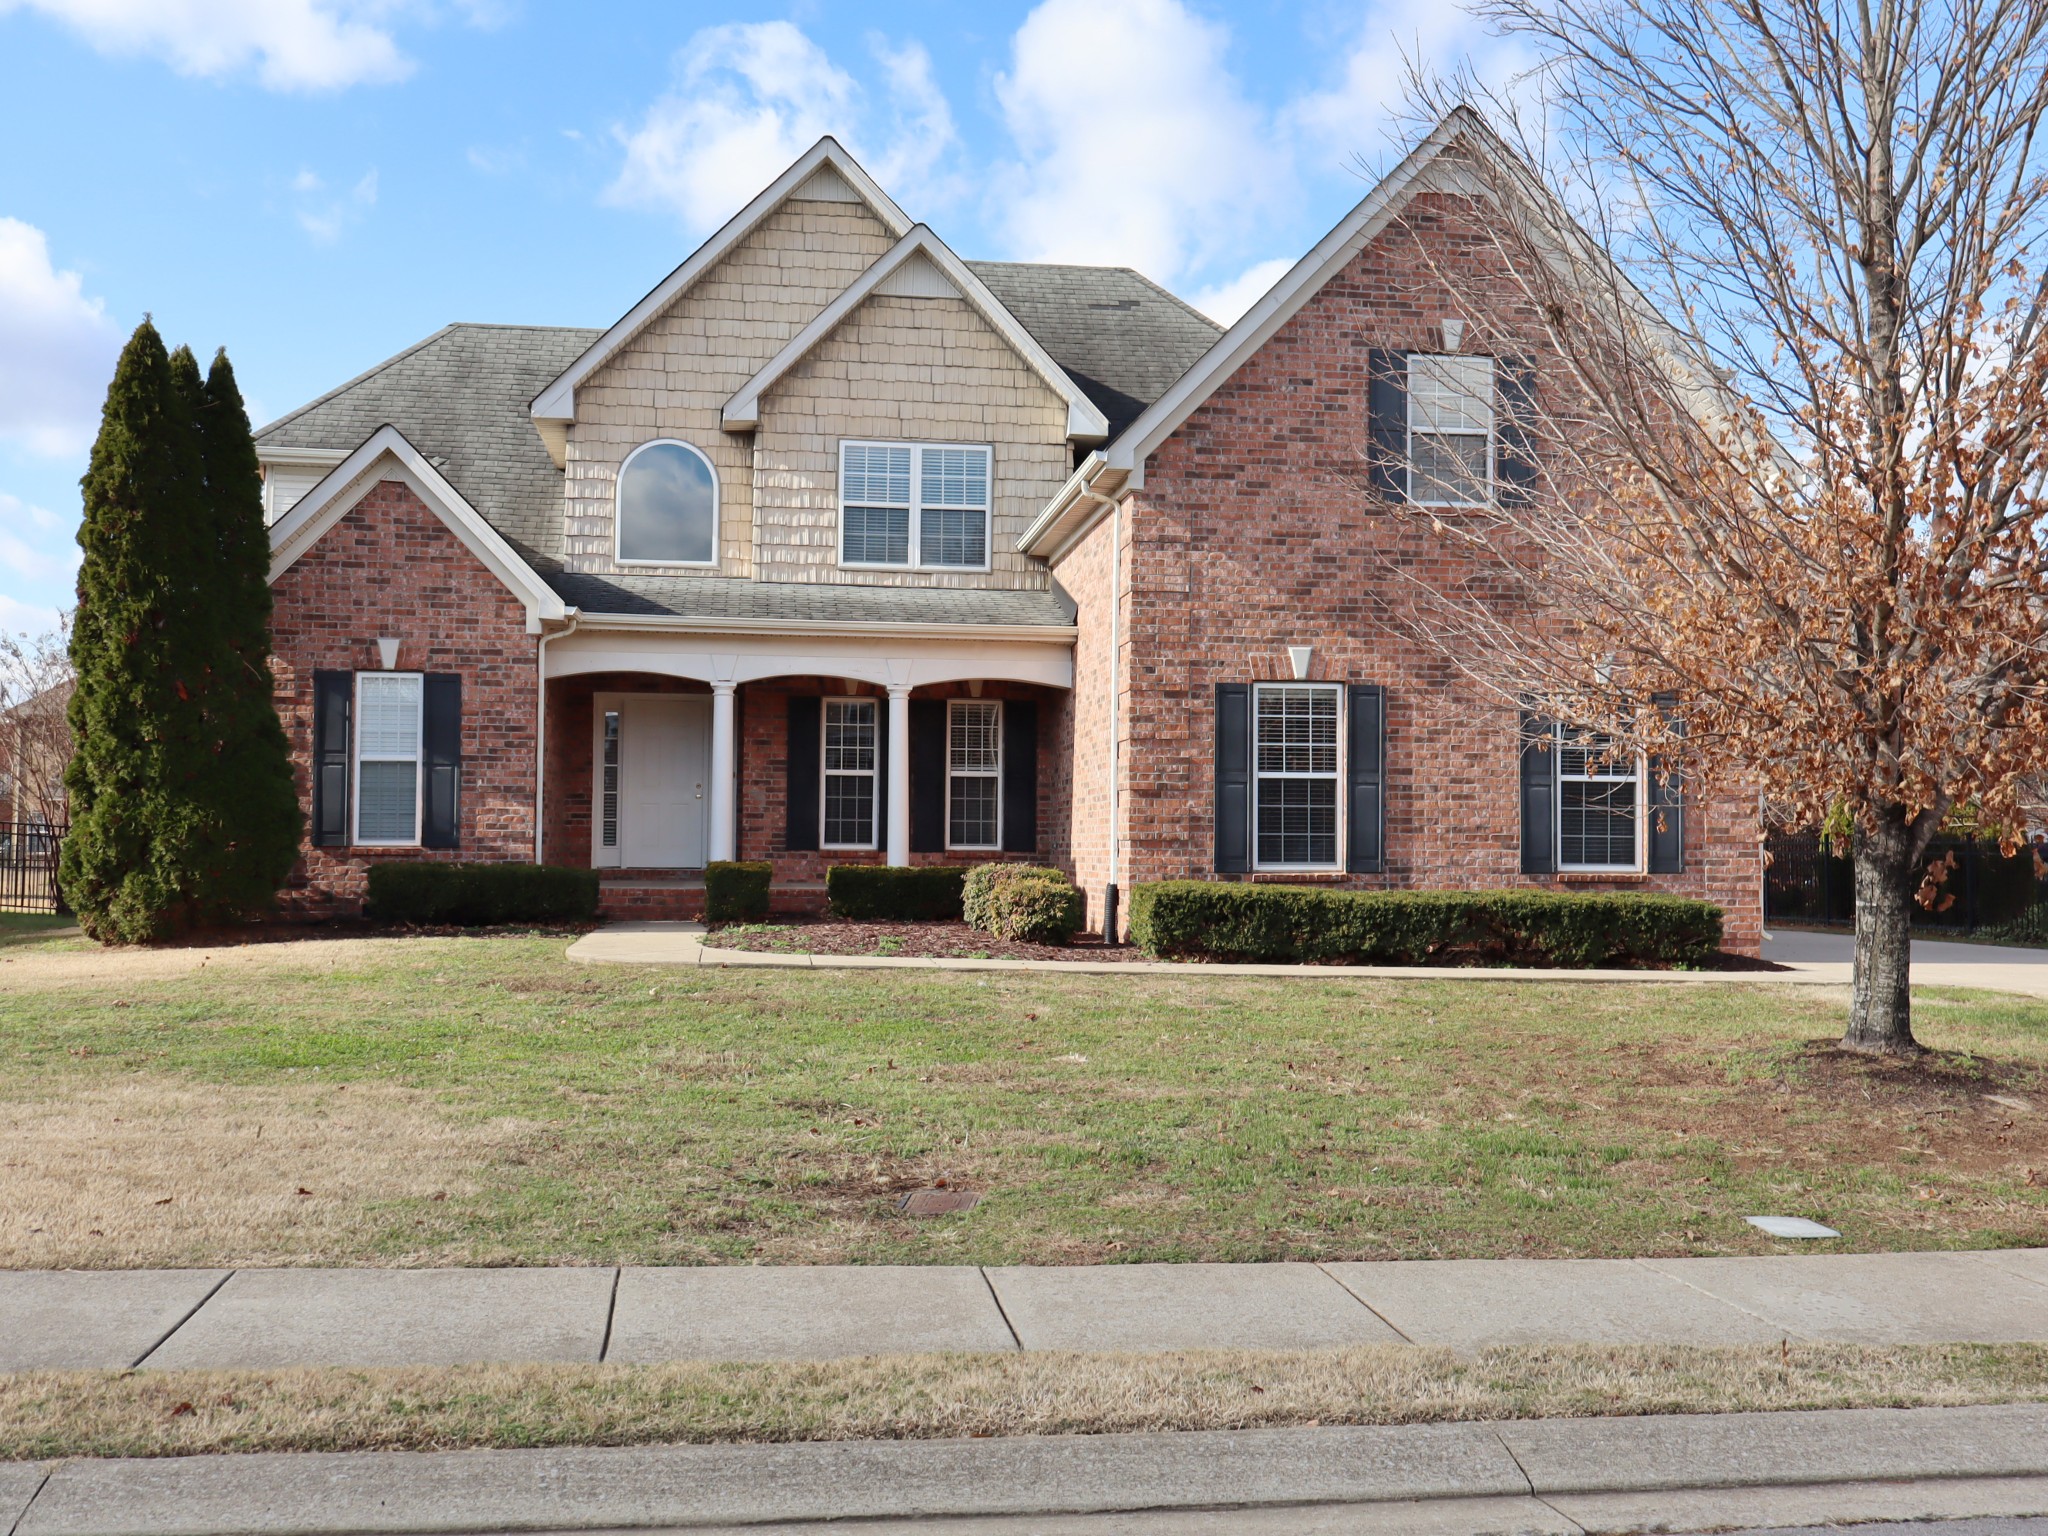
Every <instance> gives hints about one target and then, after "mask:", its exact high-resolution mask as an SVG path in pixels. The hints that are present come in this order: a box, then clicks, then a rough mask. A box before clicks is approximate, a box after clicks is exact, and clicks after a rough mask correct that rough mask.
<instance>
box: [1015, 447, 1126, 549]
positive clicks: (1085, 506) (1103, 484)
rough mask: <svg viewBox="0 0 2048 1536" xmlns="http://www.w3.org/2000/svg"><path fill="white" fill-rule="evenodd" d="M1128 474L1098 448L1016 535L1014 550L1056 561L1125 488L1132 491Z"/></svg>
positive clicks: (1096, 520) (1120, 495)
mask: <svg viewBox="0 0 2048 1536" xmlns="http://www.w3.org/2000/svg"><path fill="white" fill-rule="evenodd" d="M1135 489H1137V487H1136V486H1135V485H1133V484H1132V477H1131V476H1130V475H1129V474H1127V473H1126V472H1125V471H1123V470H1120V469H1112V468H1111V467H1110V464H1109V459H1108V458H1107V456H1105V455H1104V454H1103V453H1102V452H1101V451H1100V450H1099V449H1098V450H1097V451H1096V452H1094V453H1091V454H1089V455H1088V457H1087V458H1085V459H1083V460H1082V461H1081V467H1080V468H1079V469H1077V470H1075V471H1074V472H1073V474H1071V475H1069V476H1068V477H1067V480H1066V483H1065V484H1064V485H1062V486H1061V487H1060V488H1059V489H1058V490H1057V491H1055V492H1054V493H1053V496H1052V499H1051V500H1050V501H1048V502H1047V503H1046V504H1045V506H1044V508H1043V509H1042V510H1041V511H1040V512H1039V514H1038V516H1036V517H1034V518H1033V519H1032V520H1031V526H1030V527H1028V528H1026V529H1025V530H1024V532H1023V533H1022V534H1021V535H1019V536H1018V539H1017V544H1016V548H1017V552H1018V553H1019V554H1023V555H1035V556H1037V557H1038V558H1039V559H1041V560H1057V559H1058V558H1059V557H1060V556H1061V555H1063V554H1065V553H1066V552H1067V551H1068V550H1069V549H1070V548H1072V547H1073V544H1074V541H1075V540H1076V539H1078V538H1080V537H1081V536H1082V535H1083V534H1085V533H1086V532H1087V531H1088V530H1089V529H1090V528H1093V527H1094V526H1095V525H1096V523H1098V522H1100V521H1101V519H1102V517H1103V515H1104V513H1105V512H1107V511H1108V509H1109V508H1110V507H1111V506H1112V505H1113V504H1114V503H1115V502H1117V501H1118V500H1119V499H1120V498H1121V497H1122V496H1123V494H1124V493H1125V492H1126V491H1129V490H1135Z"/></svg>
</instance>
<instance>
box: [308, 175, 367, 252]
mask: <svg viewBox="0 0 2048 1536" xmlns="http://www.w3.org/2000/svg"><path fill="white" fill-rule="evenodd" d="M291 189H292V192H293V193H294V195H295V196H296V197H297V199H298V206H297V207H296V208H295V209H294V210H293V217H295V218H296V219H297V220H298V221H299V228H301V229H303V230H304V231H305V232H306V233H307V234H308V235H309V236H311V237H312V240H313V243H314V244H315V245H332V244H333V243H334V242H335V241H337V240H339V239H340V238H341V235H342V231H343V230H345V229H347V228H348V227H349V226H350V225H351V224H353V223H355V222H356V221H357V220H359V219H361V218H362V217H364V216H365V215H366V214H368V213H369V211H370V210H371V209H372V208H374V207H376V206H377V172H376V169H375V168H374V167H372V168H371V169H370V170H369V171H367V172H365V173H364V174H363V176H362V178H361V179H360V180H358V181H357V182H356V184H355V185H354V186H352V187H350V188H349V189H348V190H347V191H341V190H338V189H337V190H336V191H333V192H329V191H328V188H327V183H326V182H325V181H323V180H322V179H321V178H320V177H319V176H317V175H315V174H314V173H313V172H312V171H306V170H302V171H300V172H299V174H298V175H296V176H294V177H293V178H292V182H291Z"/></svg>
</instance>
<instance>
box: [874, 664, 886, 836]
mask: <svg viewBox="0 0 2048 1536" xmlns="http://www.w3.org/2000/svg"><path fill="white" fill-rule="evenodd" d="M875 846H876V847H877V848H883V849H886V848H887V847H888V846H889V701H888V700H887V699H877V700H875Z"/></svg>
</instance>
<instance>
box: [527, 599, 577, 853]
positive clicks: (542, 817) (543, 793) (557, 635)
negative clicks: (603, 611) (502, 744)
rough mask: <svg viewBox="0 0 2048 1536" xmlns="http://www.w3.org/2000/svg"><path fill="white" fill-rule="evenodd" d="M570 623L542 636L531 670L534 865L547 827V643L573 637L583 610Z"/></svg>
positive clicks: (574, 610) (574, 612)
mask: <svg viewBox="0 0 2048 1536" xmlns="http://www.w3.org/2000/svg"><path fill="white" fill-rule="evenodd" d="M568 612H569V622H568V623H567V624H565V625H563V626H562V628H560V629H558V630H556V631H555V632H554V633H553V634H551V635H548V634H544V635H542V636H541V637H540V643H539V644H538V645H537V646H535V647H534V666H533V670H534V673H535V675H536V677H537V679H538V681H537V684H536V686H537V687H538V689H539V692H540V697H539V701H538V704H537V705H536V707H535V710H534V716H533V862H534V863H536V864H538V863H540V862H542V860H541V848H542V839H543V838H545V837H546V835H547V825H548V794H547V790H548V642H549V641H550V640H559V639H561V638H562V637H563V636H564V635H573V634H575V633H576V626H577V625H579V624H581V623H582V622H583V610H582V609H581V608H571V609H570V610H569V611H568Z"/></svg>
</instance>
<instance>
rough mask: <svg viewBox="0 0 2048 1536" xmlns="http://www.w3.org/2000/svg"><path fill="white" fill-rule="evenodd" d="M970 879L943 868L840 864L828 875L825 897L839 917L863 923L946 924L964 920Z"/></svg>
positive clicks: (963, 873)
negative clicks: (963, 899)
mask: <svg viewBox="0 0 2048 1536" xmlns="http://www.w3.org/2000/svg"><path fill="white" fill-rule="evenodd" d="M966 876H967V871H966V870H964V869H961V868H958V867H957V866H947V865H943V864H920V865H917V866H915V867H912V866H907V865H900V864H834V865H833V866H832V867H831V868H830V869H828V870H826V871H825V896H826V900H827V901H828V902H829V903H830V905H831V908H832V915H833V916H834V917H845V918H851V919H853V920H855V921H857V922H913V923H936V922H946V921H949V920H954V919H957V918H958V917H959V916H960V882H961V881H962V880H964V879H965V878H966Z"/></svg>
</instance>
